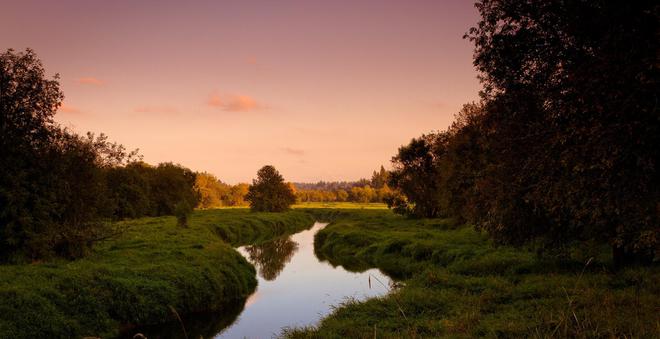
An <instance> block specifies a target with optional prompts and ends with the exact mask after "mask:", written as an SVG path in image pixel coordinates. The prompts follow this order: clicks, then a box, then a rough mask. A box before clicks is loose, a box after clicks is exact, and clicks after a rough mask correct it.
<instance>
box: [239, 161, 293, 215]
mask: <svg viewBox="0 0 660 339" xmlns="http://www.w3.org/2000/svg"><path fill="white" fill-rule="evenodd" d="M245 200H247V201H249V202H250V208H251V209H252V210H253V211H258V212H263V211H267V212H282V211H286V210H288V209H289V208H290V206H291V205H292V204H294V203H295V202H296V195H295V193H294V192H293V190H292V189H291V187H290V186H289V185H288V184H286V183H285V182H284V178H283V177H282V175H281V174H280V173H279V172H278V171H277V170H276V169H275V167H273V166H270V165H267V166H264V167H262V168H261V169H260V170H259V171H258V172H257V178H256V179H254V180H253V181H252V185H250V188H249V189H248V193H247V195H246V197H245Z"/></svg>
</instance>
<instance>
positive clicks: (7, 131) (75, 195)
mask: <svg viewBox="0 0 660 339" xmlns="http://www.w3.org/2000/svg"><path fill="white" fill-rule="evenodd" d="M57 79H58V76H57V75H56V76H55V77H54V79H52V80H49V79H46V76H45V71H44V69H43V66H42V64H41V62H40V61H39V60H38V59H37V57H36V55H35V54H34V52H33V51H32V50H29V49H28V50H26V51H25V52H23V53H16V52H14V51H13V50H11V49H10V50H8V51H6V52H5V53H3V54H1V55H0V259H7V258H9V257H13V258H16V259H20V258H22V257H27V258H31V259H34V258H39V257H45V256H49V255H51V254H59V255H62V256H66V257H79V256H81V255H83V254H84V253H86V252H87V251H88V249H89V248H90V247H91V245H92V244H93V243H94V242H95V241H97V240H100V239H103V238H105V237H106V236H107V235H108V234H110V233H108V227H106V225H105V224H104V223H103V222H101V221H100V220H99V216H100V215H102V214H103V211H104V208H105V206H106V202H107V200H106V196H105V195H104V185H103V170H102V168H103V166H105V165H106V164H107V163H108V162H111V161H119V159H123V158H127V157H128V156H129V155H131V156H132V155H134V153H131V154H126V153H125V152H124V150H123V148H121V147H119V146H118V145H116V144H111V143H109V142H107V140H106V139H105V137H104V136H99V137H98V138H95V137H94V136H93V135H91V134H90V135H88V136H87V138H85V137H81V136H78V135H76V134H73V133H71V132H69V131H67V130H65V129H62V128H60V127H59V126H57V125H56V124H55V123H54V121H53V115H54V114H55V112H56V110H57V108H58V107H59V106H60V105H61V103H62V98H63V95H62V92H61V91H60V89H59V83H58V81H57ZM122 152H124V153H122Z"/></svg>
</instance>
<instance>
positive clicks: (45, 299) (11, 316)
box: [0, 209, 313, 338]
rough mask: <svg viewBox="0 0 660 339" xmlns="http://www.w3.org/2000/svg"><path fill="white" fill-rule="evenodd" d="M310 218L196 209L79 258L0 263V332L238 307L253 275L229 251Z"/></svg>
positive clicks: (80, 332)
mask: <svg viewBox="0 0 660 339" xmlns="http://www.w3.org/2000/svg"><path fill="white" fill-rule="evenodd" d="M312 223H313V219H312V217H311V216H310V215H309V214H308V213H305V212H302V211H290V212H286V213H250V212H249V210H247V209H219V210H206V211H196V212H195V213H194V214H193V215H192V217H191V220H190V225H189V227H188V228H180V227H177V226H176V220H175V218H174V217H159V218H142V219H137V220H132V221H127V222H124V223H122V225H124V226H128V230H127V231H126V232H125V233H123V234H122V235H121V236H120V237H119V238H117V239H113V240H109V241H106V242H104V243H101V244H99V245H98V246H96V247H95V249H94V252H93V253H92V254H91V255H89V256H87V257H85V258H84V259H80V260H76V261H65V260H55V261H49V262H44V263H33V264H29V265H0V337H1V338H58V337H60V338H61V337H83V336H101V337H114V336H116V335H118V333H119V329H120V325H130V324H155V323H161V322H163V321H167V320H171V319H174V318H173V317H174V316H173V312H172V310H171V308H170V307H172V308H173V309H174V310H176V312H177V313H179V314H180V315H185V314H190V313H195V312H206V311H212V310H218V309H222V308H223V307H227V308H231V307H234V306H233V305H235V304H236V301H237V300H238V301H241V300H242V299H244V298H246V297H247V296H248V295H249V294H250V293H252V291H253V290H254V288H255V286H256V276H255V274H256V273H255V270H254V267H253V266H252V265H250V264H249V263H248V262H247V261H246V260H245V259H244V258H243V256H241V255H240V254H239V253H238V252H237V251H236V250H235V249H234V248H232V247H233V246H240V245H245V244H250V243H258V242H260V241H265V240H267V239H269V238H273V237H275V236H278V235H282V234H288V233H294V232H297V231H300V230H303V229H305V228H307V227H310V226H311V225H312ZM239 304H241V305H242V303H241V302H239ZM226 305H230V306H226Z"/></svg>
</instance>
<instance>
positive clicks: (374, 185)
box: [293, 166, 395, 203]
mask: <svg viewBox="0 0 660 339" xmlns="http://www.w3.org/2000/svg"><path fill="white" fill-rule="evenodd" d="M388 179H389V172H388V171H387V170H385V168H384V167H383V166H380V169H379V170H378V171H373V174H372V175H371V179H370V180H369V179H360V180H358V181H341V182H325V181H319V182H317V183H293V186H294V187H295V193H296V197H297V200H298V201H300V202H346V201H348V202H360V203H367V202H385V201H386V200H387V199H388V198H390V196H392V195H393V194H394V193H395V192H394V191H393V190H392V189H391V188H390V186H389V185H388Z"/></svg>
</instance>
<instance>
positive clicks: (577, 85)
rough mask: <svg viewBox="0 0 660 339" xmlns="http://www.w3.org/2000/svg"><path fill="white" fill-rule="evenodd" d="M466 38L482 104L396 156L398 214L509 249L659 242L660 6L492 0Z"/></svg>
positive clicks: (649, 252) (646, 255) (652, 246)
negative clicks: (472, 232) (466, 229)
mask: <svg viewBox="0 0 660 339" xmlns="http://www.w3.org/2000/svg"><path fill="white" fill-rule="evenodd" d="M476 7H477V9H478V10H479V12H480V14H481V20H480V21H479V23H478V24H477V26H476V27H474V28H472V29H470V31H469V32H468V33H467V34H466V38H467V39H469V40H470V41H472V42H473V43H474V45H475V54H474V65H475V66H476V68H477V69H478V70H479V71H480V74H481V75H480V79H481V82H482V84H483V90H482V92H481V100H480V102H478V103H470V104H467V105H465V106H464V107H463V109H462V110H461V111H460V112H459V113H458V115H457V116H456V119H455V121H454V123H453V124H452V125H451V127H450V128H449V129H447V130H446V131H443V132H438V133H430V134H425V135H422V136H420V137H417V138H414V139H412V141H411V142H410V143H409V144H408V145H405V146H403V147H401V148H400V149H399V150H398V153H397V154H396V155H395V156H394V157H393V159H392V162H393V166H394V169H393V171H392V173H391V176H390V179H389V182H390V185H391V186H392V187H394V188H396V189H397V190H398V191H399V192H401V195H399V196H394V197H392V198H391V199H390V200H388V203H389V205H390V206H391V207H392V208H393V209H394V210H395V211H397V212H399V213H402V214H407V215H411V216H418V217H453V218H457V219H459V220H461V221H465V222H469V223H472V224H474V225H475V226H476V227H477V228H479V229H482V230H485V231H487V232H488V233H489V234H490V235H491V236H492V238H493V239H494V240H495V241H497V242H499V243H505V244H513V245H523V244H530V243H533V244H537V245H539V246H540V248H542V249H546V250H552V251H557V250H559V251H561V249H563V248H566V247H568V246H571V245H573V244H576V243H580V244H584V243H586V242H592V243H596V244H609V245H610V246H611V248H612V251H613V258H614V261H615V263H616V264H619V265H621V264H628V263H631V262H634V261H647V262H648V261H652V260H654V258H655V259H656V260H657V258H658V253H659V251H658V249H659V246H660V225H659V223H658V221H659V216H660V199H659V198H660V182H659V180H658V174H657V168H658V159H660V154H659V151H660V147H658V145H660V128H659V126H660V115H659V114H658V102H659V101H660V100H659V99H660V98H659V97H658V95H659V93H660V87H659V86H658V83H659V79H660V76H659V75H660V74H659V70H660V67H659V66H658V65H660V63H659V62H658V55H660V49H659V48H658V39H657V37H658V34H659V33H660V31H659V29H658V22H660V20H658V19H659V17H658V16H659V13H660V11H659V7H658V5H657V4H655V3H653V2H650V1H633V2H610V1H565V2H562V1H542V0H526V1H519V0H483V1H480V2H478V3H477V4H476Z"/></svg>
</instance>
